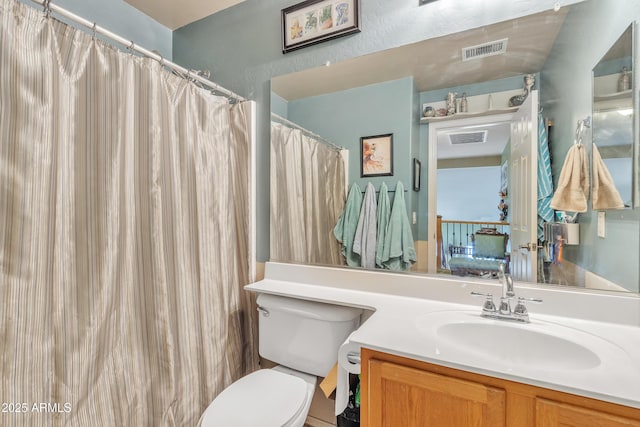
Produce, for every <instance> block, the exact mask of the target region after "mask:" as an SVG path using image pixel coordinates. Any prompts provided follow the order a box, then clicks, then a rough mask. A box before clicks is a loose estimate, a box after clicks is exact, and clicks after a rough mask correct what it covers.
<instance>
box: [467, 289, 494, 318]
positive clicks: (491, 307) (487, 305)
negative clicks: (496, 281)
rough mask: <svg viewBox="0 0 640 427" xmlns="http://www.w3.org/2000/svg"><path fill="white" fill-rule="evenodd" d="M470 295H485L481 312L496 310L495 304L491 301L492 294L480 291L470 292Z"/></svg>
mask: <svg viewBox="0 0 640 427" xmlns="http://www.w3.org/2000/svg"><path fill="white" fill-rule="evenodd" d="M471 295H473V296H479V297H486V299H485V301H484V304H483V305H482V312H483V313H495V312H496V311H498V310H497V309H496V305H495V304H494V302H493V295H492V294H483V293H482V292H471Z"/></svg>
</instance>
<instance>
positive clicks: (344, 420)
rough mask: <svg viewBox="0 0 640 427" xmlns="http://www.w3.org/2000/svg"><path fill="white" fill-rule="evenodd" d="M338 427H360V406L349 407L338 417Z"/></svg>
mask: <svg viewBox="0 0 640 427" xmlns="http://www.w3.org/2000/svg"><path fill="white" fill-rule="evenodd" d="M336 424H337V426H338V427H360V408H359V407H357V408H353V407H348V408H347V409H345V410H344V412H343V413H341V414H340V415H338V417H337V419H336Z"/></svg>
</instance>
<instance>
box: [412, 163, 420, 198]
mask: <svg viewBox="0 0 640 427" xmlns="http://www.w3.org/2000/svg"><path fill="white" fill-rule="evenodd" d="M421 171H422V163H421V162H420V160H418V159H413V191H420V172H421Z"/></svg>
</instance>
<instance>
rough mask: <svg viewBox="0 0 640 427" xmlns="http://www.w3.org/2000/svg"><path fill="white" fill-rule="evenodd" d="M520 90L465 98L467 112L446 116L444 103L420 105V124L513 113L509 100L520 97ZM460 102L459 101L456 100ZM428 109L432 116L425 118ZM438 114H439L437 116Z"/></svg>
mask: <svg viewBox="0 0 640 427" xmlns="http://www.w3.org/2000/svg"><path fill="white" fill-rule="evenodd" d="M521 94H522V89H514V90H506V91H502V92H493V93H487V94H482V95H475V96H467V97H466V101H467V106H468V107H467V111H466V112H456V113H454V114H449V115H447V114H446V101H445V100H442V101H437V102H428V103H424V104H422V117H421V118H420V123H430V122H439V121H446V120H456V119H465V118H472V117H482V116H489V115H495V114H507V113H513V112H514V111H516V110H518V108H519V107H518V106H517V107H509V99H511V98H512V97H513V96H516V95H521ZM458 102H460V99H458ZM429 107H430V109H431V111H433V112H434V114H435V115H434V116H430V117H425V116H424V114H425V111H426V110H427V109H428V108H429ZM438 113H440V114H438Z"/></svg>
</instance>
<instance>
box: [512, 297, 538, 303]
mask: <svg viewBox="0 0 640 427" xmlns="http://www.w3.org/2000/svg"><path fill="white" fill-rule="evenodd" d="M525 301H528V302H532V303H535V304H542V302H543V301H542V300H541V299H540V298H525V297H518V303H524V302H525Z"/></svg>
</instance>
